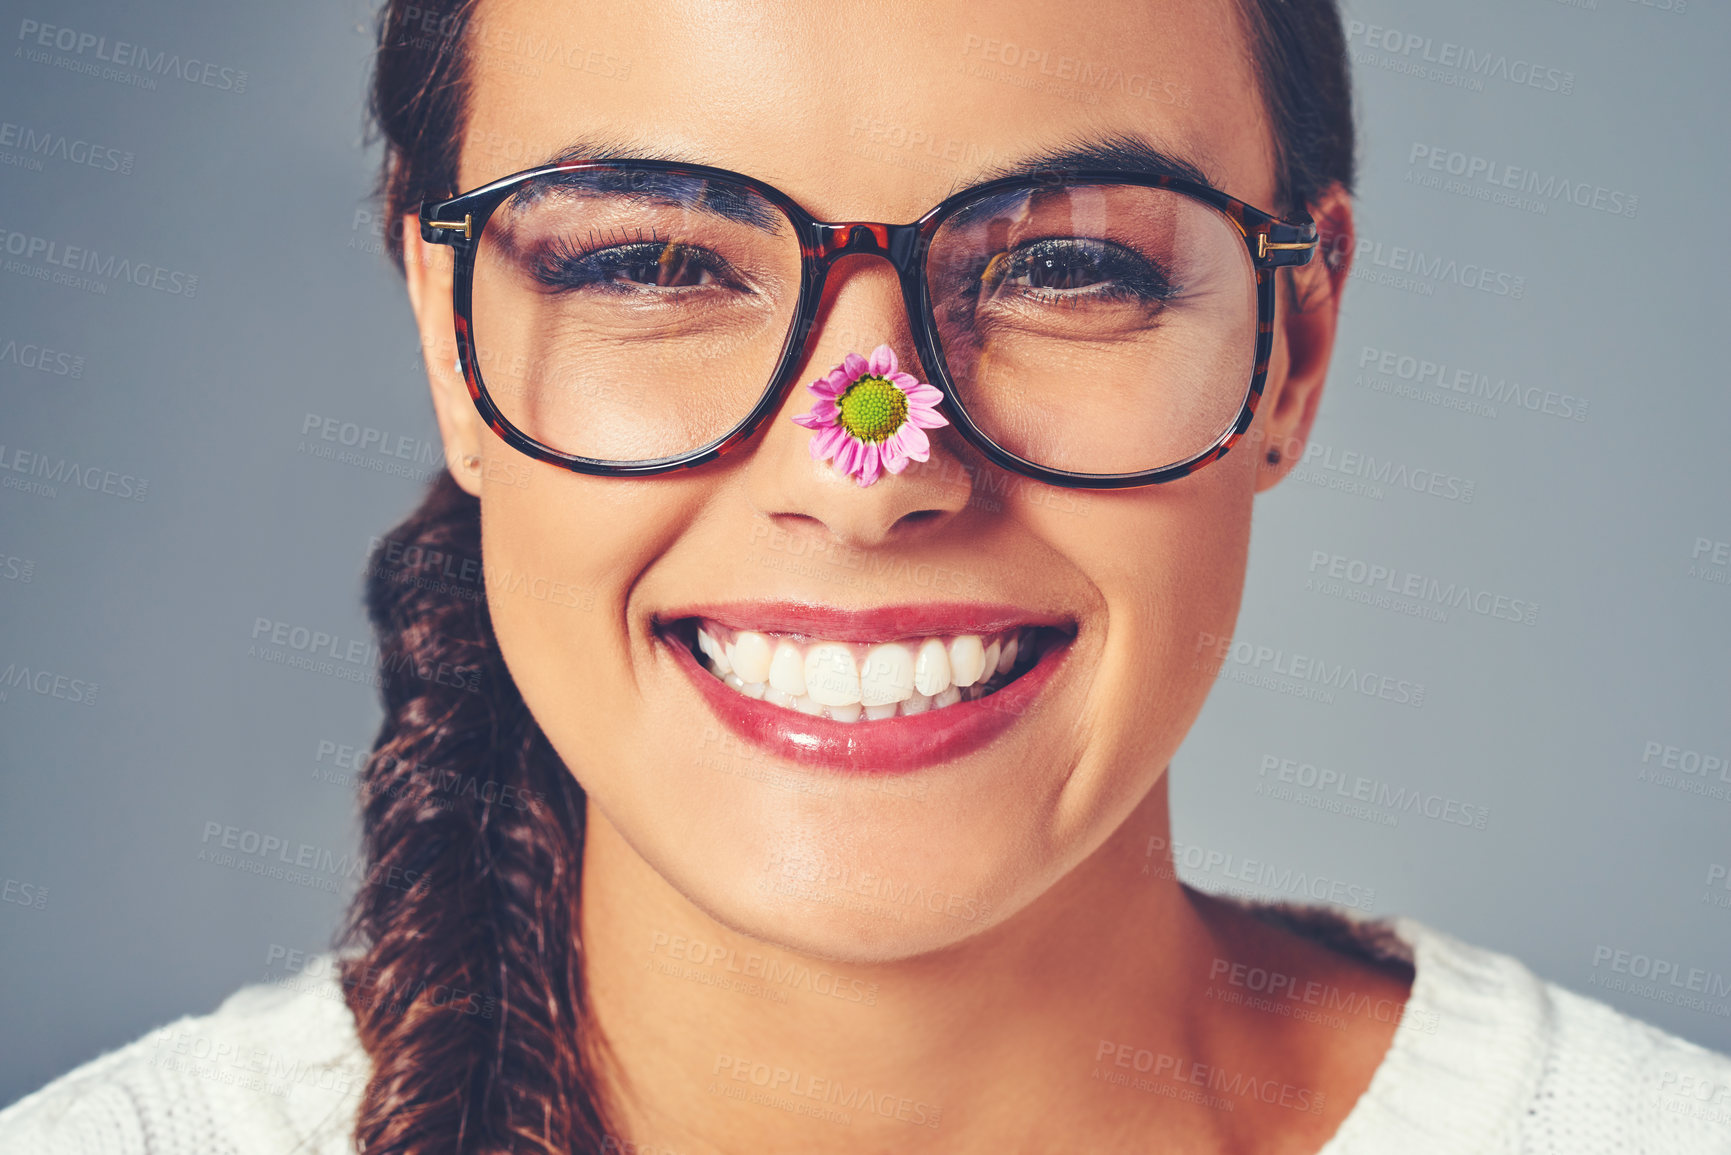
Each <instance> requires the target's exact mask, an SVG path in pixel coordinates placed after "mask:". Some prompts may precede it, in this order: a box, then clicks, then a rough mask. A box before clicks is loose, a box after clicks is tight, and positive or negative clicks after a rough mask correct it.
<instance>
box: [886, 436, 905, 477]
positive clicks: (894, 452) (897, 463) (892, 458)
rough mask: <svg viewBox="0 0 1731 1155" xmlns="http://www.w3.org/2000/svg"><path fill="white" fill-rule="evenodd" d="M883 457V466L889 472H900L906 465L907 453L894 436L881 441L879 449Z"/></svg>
mask: <svg viewBox="0 0 1731 1155" xmlns="http://www.w3.org/2000/svg"><path fill="white" fill-rule="evenodd" d="M879 453H881V454H882V456H883V459H884V468H885V469H886V470H888V471H889V472H891V473H900V472H901V471H902V470H904V469H906V468H907V467H908V455H907V454H906V453H904V452H903V451H902V447H901V445H900V444H898V443H897V441H896V439H895V438H894V437H891V438H890V439H889V440H888V441H886V442H884V443H883V446H882V448H881V449H880V450H879Z"/></svg>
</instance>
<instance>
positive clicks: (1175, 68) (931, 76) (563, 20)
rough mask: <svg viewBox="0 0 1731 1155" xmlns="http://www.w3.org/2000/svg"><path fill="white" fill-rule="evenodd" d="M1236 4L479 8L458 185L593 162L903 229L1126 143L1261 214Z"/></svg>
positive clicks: (1254, 97)
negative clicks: (661, 163) (1066, 157)
mask: <svg viewBox="0 0 1731 1155" xmlns="http://www.w3.org/2000/svg"><path fill="white" fill-rule="evenodd" d="M1237 3H1238V0H1063V2H1056V0H902V2H896V3H886V2H883V0H877V2H866V0H821V2H812V3H807V2H794V0H689V2H684V3H674V2H657V0H584V2H583V3H581V4H576V3H571V2H570V0H483V2H482V3H481V5H480V7H479V11H478V13H477V15H476V19H475V23H474V26H473V29H472V32H471V35H470V38H469V41H468V67H469V80H470V85H471V87H470V95H469V105H468V123H467V126H466V132H465V138H464V147H463V158H462V173H461V183H462V187H463V188H465V189H466V188H472V187H475V186H476V185H479V184H482V183H484V182H486V181H488V180H492V179H494V178H497V177H500V176H505V175H507V174H509V173H512V172H516V171H518V170H520V169H524V168H529V167H531V166H533V165H536V164H539V163H542V162H543V161H545V160H546V159H548V158H550V157H552V156H554V155H555V154H558V153H560V152H563V151H564V150H566V149H567V148H569V147H570V146H571V145H573V144H575V143H582V142H593V143H596V144H601V145H605V146H608V147H609V148H613V149H621V150H624V151H626V152H627V153H634V154H638V155H643V156H657V157H663V158H667V159H675V160H683V161H690V162H697V163H704V164H712V165H716V166H718V167H722V168H728V169H733V170H735V171H738V172H743V173H746V174H748V175H750V176H754V177H757V178H759V179H761V180H765V181H768V182H770V183H771V184H773V185H775V186H777V187H778V188H780V189H782V190H783V191H784V192H786V193H788V194H789V195H791V196H793V197H794V198H795V199H796V200H798V201H799V202H800V203H801V204H803V205H804V206H805V207H806V208H807V209H808V210H810V211H811V212H813V213H814V214H816V215H817V216H819V217H822V218H828V219H831V220H842V219H870V220H912V219H914V218H915V217H917V216H918V215H920V214H921V213H923V212H924V211H925V210H926V209H928V208H930V207H931V206H932V205H933V204H935V203H936V202H937V201H939V200H941V199H943V198H944V197H945V196H947V195H949V194H950V193H951V192H954V191H956V190H957V189H960V188H965V187H967V186H968V185H970V184H974V183H977V182H978V181H979V180H981V179H984V178H986V177H988V176H990V175H992V174H993V173H994V172H995V171H996V170H1000V169H1004V168H1008V167H1011V166H1013V165H1015V164H1016V162H1017V161H1019V160H1021V159H1023V158H1025V157H1028V156H1032V155H1037V154H1040V153H1046V152H1051V151H1054V150H1056V149H1061V148H1064V147H1068V146H1071V145H1074V144H1077V143H1080V142H1086V141H1094V140H1100V139H1108V138H1125V137H1128V138H1133V139H1138V140H1141V141H1144V142H1146V143H1148V144H1150V145H1152V146H1153V147H1155V148H1157V149H1159V150H1161V151H1163V152H1165V153H1168V154H1170V155H1172V156H1174V157H1176V158H1178V159H1181V160H1185V161H1188V162H1189V163H1190V164H1192V165H1193V166H1195V167H1196V168H1197V169H1199V170H1200V171H1201V172H1202V173H1204V174H1205V175H1206V176H1207V177H1208V179H1209V180H1210V182H1211V183H1213V184H1215V185H1216V186H1217V187H1219V188H1222V189H1223V190H1225V191H1226V192H1228V193H1230V194H1231V195H1233V196H1236V197H1239V198H1240V199H1243V200H1246V201H1249V202H1250V203H1252V204H1256V205H1260V206H1264V207H1266V206H1268V205H1269V203H1270V201H1271V200H1272V196H1273V188H1274V183H1275V182H1274V173H1273V161H1272V148H1271V143H1270V138H1269V135H1268V128H1267V120H1266V115H1265V113H1264V109H1263V104H1262V101H1261V98H1260V96H1259V95H1258V89H1257V86H1256V83H1255V77H1254V69H1253V64H1252V62H1251V60H1250V58H1249V49H1248V46H1247V40H1246V37H1245V33H1244V30H1243V26H1242V23H1241V19H1240V17H1239V14H1238V8H1237Z"/></svg>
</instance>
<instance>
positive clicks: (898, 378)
mask: <svg viewBox="0 0 1731 1155" xmlns="http://www.w3.org/2000/svg"><path fill="white" fill-rule="evenodd" d="M884 376H885V377H887V378H889V381H890V384H892V385H894V386H895V387H896V388H897V389H900V390H901V391H902V392H903V393H911V392H913V391H914V390H915V389H917V388H919V384H920V379H919V378H918V377H915V376H914V375H913V374H912V373H901V372H896V373H885V374H884Z"/></svg>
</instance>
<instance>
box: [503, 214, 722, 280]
mask: <svg viewBox="0 0 1731 1155" xmlns="http://www.w3.org/2000/svg"><path fill="white" fill-rule="evenodd" d="M577 244H580V245H581V246H583V247H581V248H579V247H576V245H574V244H573V238H572V237H570V236H566V235H561V236H559V237H558V238H556V239H555V240H554V241H553V242H552V243H551V244H549V245H548V246H547V247H546V248H545V249H543V250H542V251H541V252H540V253H539V254H537V256H536V258H535V260H534V262H533V263H532V266H531V267H532V272H533V276H534V278H535V280H536V281H537V282H539V283H540V284H542V285H544V286H546V287H547V288H549V289H554V290H563V291H575V290H577V289H585V288H587V289H596V290H599V291H602V292H615V293H623V294H636V293H646V292H650V293H658V294H671V293H682V292H692V291H695V290H698V289H706V288H709V287H710V286H709V285H650V284H647V283H644V282H642V281H637V282H630V281H617V280H614V279H613V278H612V276H610V274H613V273H617V272H618V271H619V270H621V269H625V268H628V267H630V266H631V265H633V264H638V263H659V259H660V258H661V257H665V256H666V254H667V252H668V251H669V249H670V248H671V249H672V250H673V251H674V252H675V253H676V254H677V255H678V256H679V258H680V259H681V261H687V260H690V259H691V258H692V257H697V258H700V260H697V261H692V262H691V264H692V267H694V268H697V269H699V270H700V271H701V272H703V273H705V274H706V275H708V276H709V277H710V278H711V280H712V281H713V282H714V283H715V284H719V285H724V286H732V287H737V286H739V285H740V284H741V283H742V280H743V279H742V278H741V277H739V275H738V274H737V273H736V272H735V271H734V270H733V268H732V267H731V266H730V265H729V264H728V263H727V261H726V260H724V259H723V258H722V257H720V256H718V255H717V254H715V253H712V252H710V251H709V250H707V249H703V248H699V247H696V246H691V247H686V246H680V245H674V244H672V243H671V242H669V241H667V240H665V239H663V238H662V236H661V235H660V233H659V232H658V231H657V230H654V229H651V230H649V232H648V234H647V235H645V234H644V232H643V231H642V230H637V231H636V232H635V233H632V232H627V231H626V230H624V229H617V228H616V229H612V230H608V231H606V232H602V233H597V232H595V231H593V230H591V231H590V233H589V235H588V236H587V237H586V238H584V239H583V240H582V241H581V242H577Z"/></svg>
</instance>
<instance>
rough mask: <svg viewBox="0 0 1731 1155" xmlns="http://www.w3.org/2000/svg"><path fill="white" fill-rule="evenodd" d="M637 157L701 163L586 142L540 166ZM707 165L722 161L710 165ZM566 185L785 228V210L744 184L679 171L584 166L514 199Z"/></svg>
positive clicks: (628, 146) (629, 147) (635, 148)
mask: <svg viewBox="0 0 1731 1155" xmlns="http://www.w3.org/2000/svg"><path fill="white" fill-rule="evenodd" d="M636 160H653V161H666V162H669V163H674V164H696V163H701V162H696V161H690V160H685V159H682V158H678V157H672V156H668V155H667V154H665V153H663V152H661V151H659V150H656V149H647V148H642V147H638V146H635V145H631V144H627V143H623V142H616V143H610V144H604V143H599V142H594V143H591V142H582V143H577V144H571V145H567V146H566V147H564V148H562V149H560V150H559V151H558V152H557V153H555V154H553V155H552V156H550V157H548V158H547V159H546V160H544V161H542V162H541V164H540V165H537V166H536V167H537V168H539V167H543V166H548V165H557V164H570V163H572V162H574V161H593V162H597V163H603V164H605V163H607V162H609V161H636ZM708 167H710V168H714V167H718V166H715V165H710V166H708ZM562 188H563V189H573V190H577V191H581V192H619V193H628V194H630V195H632V196H636V197H640V198H642V199H644V200H650V201H655V202H658V203H661V204H667V205H672V206H674V207H675V208H684V209H692V210H694V211H696V212H701V213H708V214H710V215H712V216H718V217H721V218H722V219H724V220H729V221H734V222H736V223H739V224H744V225H750V226H752V227H754V228H759V229H763V230H764V231H766V232H771V233H775V232H780V231H781V224H782V221H783V218H782V215H781V213H780V212H778V211H777V210H775V209H774V208H773V207H771V206H770V205H769V204H767V203H766V202H764V201H763V200H762V199H761V198H760V197H758V196H756V195H755V194H753V193H751V192H749V191H747V190H745V189H743V188H738V187H735V186H733V185H729V184H720V183H717V182H715V181H712V180H710V179H708V178H707V177H702V176H696V175H687V174H684V173H677V172H651V171H645V170H642V169H639V170H637V171H635V172H629V171H621V170H617V169H593V170H582V169H579V170H577V171H574V172H565V173H557V174H553V175H551V176H548V177H545V178H543V179H542V180H540V181H537V182H536V183H535V185H534V186H533V190H532V191H531V192H529V195H528V198H527V199H524V196H523V194H522V193H519V195H518V198H514V202H515V203H516V204H517V205H518V206H519V207H521V206H523V205H526V204H530V203H533V201H534V200H535V199H538V197H539V195H540V194H544V193H545V192H546V191H548V190H550V189H562Z"/></svg>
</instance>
